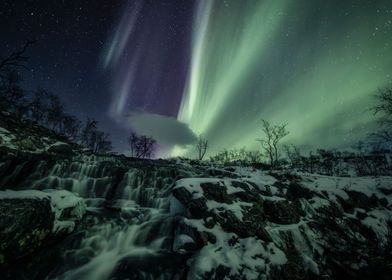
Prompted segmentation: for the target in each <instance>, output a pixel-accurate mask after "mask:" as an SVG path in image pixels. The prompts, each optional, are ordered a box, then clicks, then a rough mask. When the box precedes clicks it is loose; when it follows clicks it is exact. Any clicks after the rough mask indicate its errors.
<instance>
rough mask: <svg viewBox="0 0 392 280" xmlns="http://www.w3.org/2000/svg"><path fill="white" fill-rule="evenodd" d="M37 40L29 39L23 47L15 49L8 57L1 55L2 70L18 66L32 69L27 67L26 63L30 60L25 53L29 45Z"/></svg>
mask: <svg viewBox="0 0 392 280" xmlns="http://www.w3.org/2000/svg"><path fill="white" fill-rule="evenodd" d="M35 42H36V41H27V42H26V43H25V44H24V46H23V48H22V49H20V50H18V51H14V52H12V53H11V54H9V55H8V56H6V57H1V56H0V71H3V70H4V69H9V68H16V67H22V68H25V69H27V70H30V69H29V68H27V66H26V63H27V62H28V60H29V57H28V56H25V53H26V51H27V49H28V47H29V46H30V45H32V44H34V43H35Z"/></svg>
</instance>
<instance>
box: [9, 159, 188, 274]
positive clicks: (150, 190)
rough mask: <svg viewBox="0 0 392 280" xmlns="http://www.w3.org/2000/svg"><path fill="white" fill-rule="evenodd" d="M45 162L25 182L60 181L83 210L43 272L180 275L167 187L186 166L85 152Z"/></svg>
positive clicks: (39, 185) (48, 184) (42, 185)
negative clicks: (63, 247)
mask: <svg viewBox="0 0 392 280" xmlns="http://www.w3.org/2000/svg"><path fill="white" fill-rule="evenodd" d="M45 166H47V165H46V164H44V163H42V162H41V163H40V164H37V166H36V167H35V169H32V172H31V173H30V174H26V175H27V176H26V175H25V176H24V178H26V180H25V181H24V184H25V186H24V187H26V188H36V189H48V188H52V189H66V190H69V191H72V192H73V193H77V194H79V195H80V196H82V197H84V198H85V202H86V204H87V206H88V208H87V209H88V212H87V216H86V217H85V218H84V220H83V221H82V223H81V224H80V225H79V227H78V228H77V229H76V231H75V232H74V233H73V234H72V235H71V236H70V237H69V239H70V240H72V242H70V244H67V246H66V250H65V252H63V256H62V258H61V260H60V261H59V262H58V263H56V265H55V267H54V268H52V270H51V271H48V274H47V275H46V279H59V280H70V279H86V280H89V279H94V280H96V279H97V280H99V279H102V280H103V279H179V278H181V274H182V273H184V269H185V267H186V265H185V263H184V262H185V259H184V258H183V256H182V255H181V254H180V253H176V252H174V251H173V242H174V232H175V215H174V213H172V212H171V211H170V204H171V199H172V198H171V195H170V194H171V187H172V186H173V184H174V182H175V180H176V178H177V177H179V176H182V175H181V172H187V171H186V170H178V165H173V166H170V164H169V165H168V164H167V162H166V163H165V164H164V165H163V164H162V165H159V164H157V163H152V162H149V161H143V162H141V161H127V162H125V163H124V161H123V160H119V159H116V158H115V157H97V156H87V155H81V156H75V157H72V158H68V159H63V160H57V161H55V163H54V164H53V165H52V167H51V168H49V169H46V170H44V169H45ZM20 169H22V168H20ZM10 176H11V177H12V176H20V174H18V171H17V172H16V173H15V172H14V174H12V175H10ZM11 179H12V178H11ZM21 184H23V183H21ZM168 256H170V258H168ZM181 266H183V268H184V269H181Z"/></svg>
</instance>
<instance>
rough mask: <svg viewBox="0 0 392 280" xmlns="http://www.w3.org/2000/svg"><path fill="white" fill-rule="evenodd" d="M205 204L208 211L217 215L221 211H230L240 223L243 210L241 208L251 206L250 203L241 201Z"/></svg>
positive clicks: (211, 201)
mask: <svg viewBox="0 0 392 280" xmlns="http://www.w3.org/2000/svg"><path fill="white" fill-rule="evenodd" d="M206 204H207V208H208V209H209V210H210V211H214V212H215V213H218V214H219V213H220V212H222V211H223V210H226V211H230V212H232V213H233V214H234V215H235V216H236V217H237V219H239V220H240V221H242V218H243V213H242V210H243V208H242V207H246V206H248V207H251V206H252V203H248V202H241V201H237V202H233V203H231V204H227V203H221V202H216V201H214V200H207V203H206Z"/></svg>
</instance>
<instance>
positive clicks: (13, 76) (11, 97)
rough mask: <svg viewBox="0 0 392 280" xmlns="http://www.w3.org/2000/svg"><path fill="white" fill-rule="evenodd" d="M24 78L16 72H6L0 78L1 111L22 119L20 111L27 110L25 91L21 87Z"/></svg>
mask: <svg viewBox="0 0 392 280" xmlns="http://www.w3.org/2000/svg"><path fill="white" fill-rule="evenodd" d="M21 81H22V78H21V76H20V74H19V73H18V72H16V71H14V70H9V69H7V70H5V71H4V72H3V73H2V74H1V76H0V109H1V110H7V111H9V112H12V113H14V114H16V115H17V116H18V117H22V116H23V114H22V116H21V114H20V111H23V112H25V111H26V109H27V103H26V97H25V93H24V90H23V89H22V88H21V87H20V82H21Z"/></svg>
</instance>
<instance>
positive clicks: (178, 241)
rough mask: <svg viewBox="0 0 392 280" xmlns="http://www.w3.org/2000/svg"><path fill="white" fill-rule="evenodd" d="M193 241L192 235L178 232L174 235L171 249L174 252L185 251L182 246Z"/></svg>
mask: <svg viewBox="0 0 392 280" xmlns="http://www.w3.org/2000/svg"><path fill="white" fill-rule="evenodd" d="M194 243H195V241H194V240H193V238H192V237H190V236H189V235H187V234H179V235H177V236H176V238H175V239H174V242H173V250H174V251H175V252H180V253H185V252H186V251H185V250H184V246H185V245H186V244H194Z"/></svg>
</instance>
